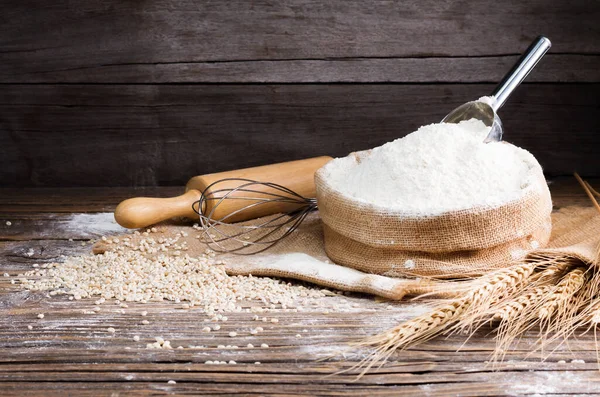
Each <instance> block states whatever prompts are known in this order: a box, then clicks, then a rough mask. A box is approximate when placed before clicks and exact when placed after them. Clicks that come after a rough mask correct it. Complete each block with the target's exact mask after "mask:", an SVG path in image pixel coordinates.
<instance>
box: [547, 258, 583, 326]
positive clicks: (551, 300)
mask: <svg viewBox="0 0 600 397" xmlns="http://www.w3.org/2000/svg"><path fill="white" fill-rule="evenodd" d="M585 274H586V272H585V270H584V269H583V268H576V269H574V270H571V271H570V272H569V273H567V274H566V275H565V276H564V277H563V278H562V279H561V280H560V281H559V283H558V284H557V286H556V289H555V290H554V291H553V292H552V293H551V294H550V295H549V296H548V298H547V299H546V301H545V302H544V304H543V305H542V306H541V307H540V309H539V312H538V317H539V318H540V320H542V321H550V320H551V318H552V317H553V316H554V318H559V317H561V315H562V314H563V313H564V312H565V311H569V306H570V305H567V303H569V302H570V301H571V298H573V296H575V294H576V293H577V292H578V291H579V290H580V289H581V288H582V287H583V285H584V284H585V281H586V276H585ZM571 308H572V307H571ZM555 313H556V315H555Z"/></svg>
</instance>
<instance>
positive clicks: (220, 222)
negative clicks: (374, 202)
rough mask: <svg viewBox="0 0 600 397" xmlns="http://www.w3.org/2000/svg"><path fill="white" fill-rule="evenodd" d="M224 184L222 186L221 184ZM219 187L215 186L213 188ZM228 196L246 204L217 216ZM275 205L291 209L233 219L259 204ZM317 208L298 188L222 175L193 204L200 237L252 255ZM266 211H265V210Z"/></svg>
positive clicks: (286, 233) (213, 245)
mask: <svg viewBox="0 0 600 397" xmlns="http://www.w3.org/2000/svg"><path fill="white" fill-rule="evenodd" d="M221 186H223V187H221ZM215 187H218V189H214V188H215ZM227 200H235V201H236V202H237V203H236V204H238V205H239V203H240V201H242V202H243V201H247V202H248V204H244V205H241V206H239V207H238V206H237V205H236V206H234V208H236V209H235V210H233V211H230V212H229V213H227V212H225V213H224V214H223V215H222V216H220V217H218V216H217V215H216V214H218V209H219V206H220V205H224V203H225V202H226V201H227ZM265 205H270V206H273V205H276V206H280V208H281V206H283V207H284V208H286V207H288V208H289V207H291V208H292V209H291V210H288V211H287V212H282V213H278V214H274V215H270V216H268V217H265V219H264V221H262V220H261V221H260V222H259V223H256V222H251V223H248V222H240V223H233V222H232V221H235V220H236V219H243V220H246V219H248V217H245V216H244V213H245V212H248V211H253V212H255V211H256V209H257V208H258V207H260V206H265ZM316 208H317V202H316V199H314V198H306V197H304V196H302V195H300V194H298V193H297V192H295V191H293V190H291V189H289V188H287V187H285V186H282V185H279V184H276V183H271V182H260V181H255V180H252V179H245V178H225V179H220V180H218V181H215V182H213V183H211V184H210V185H208V186H207V187H206V188H205V189H204V190H203V191H202V193H201V195H200V199H199V200H198V201H196V202H194V203H193V204H192V209H193V210H194V212H196V213H197V214H198V216H199V220H200V225H201V227H202V231H203V239H202V241H204V242H205V243H207V244H208V246H209V247H210V248H211V249H212V250H214V251H217V252H227V253H234V254H239V255H251V254H256V253H259V252H263V251H265V250H267V249H269V248H271V247H272V246H273V245H275V244H277V243H278V242H280V241H281V240H282V239H284V238H286V237H287V236H289V235H290V234H291V233H293V232H294V231H295V230H296V229H297V228H298V226H300V224H301V223H302V222H303V221H304V219H305V218H306V217H307V216H308V214H309V213H310V212H311V211H313V210H315V209H316ZM267 212H268V211H267Z"/></svg>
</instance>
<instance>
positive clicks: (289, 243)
mask: <svg viewBox="0 0 600 397" xmlns="http://www.w3.org/2000/svg"><path fill="white" fill-rule="evenodd" d="M251 222H252V223H255V224H258V223H260V222H262V220H254V221H251ZM157 230H158V232H157V233H149V234H148V235H146V236H144V234H141V235H133V234H127V237H129V238H130V239H132V241H136V240H139V239H142V238H160V237H162V238H166V237H170V238H173V237H175V236H179V242H180V243H182V242H183V241H185V242H186V243H187V247H188V249H187V250H185V251H183V252H181V253H178V254H182V255H185V254H187V255H190V256H199V255H202V254H205V253H206V252H207V251H206V250H207V248H208V246H207V245H206V243H204V242H203V241H202V240H201V237H202V234H203V232H202V231H201V230H197V229H195V228H192V227H191V223H189V222H187V221H185V222H181V221H180V222H179V223H177V222H173V221H172V222H170V223H163V224H160V225H157ZM182 232H183V236H182V234H181V233H182ZM122 237H124V236H122ZM113 247H114V244H110V243H106V242H102V241H101V242H99V243H97V244H96V245H95V246H94V253H102V252H104V251H107V250H112V249H113ZM598 247H600V214H599V213H598V211H597V210H596V209H595V208H593V207H589V208H587V207H566V208H563V209H561V210H559V211H555V212H554V213H552V234H551V235H550V238H549V240H548V242H547V244H545V246H544V247H538V248H534V247H532V246H531V244H527V245H526V246H523V248H520V249H522V250H523V251H522V252H519V256H521V257H525V256H527V255H537V254H544V255H549V256H552V255H555V256H557V257H559V256H571V257H574V258H577V259H578V260H581V261H582V262H583V263H585V264H588V265H592V264H594V265H598V264H600V263H599V260H598ZM494 249H497V250H504V251H506V252H505V256H504V257H505V258H510V257H511V256H515V254H514V252H513V253H512V254H511V252H510V251H511V250H513V251H514V249H515V248H514V247H513V246H511V247H504V246H503V245H502V244H500V245H499V246H497V247H496V248H494ZM170 253H171V252H170ZM464 254H465V253H464V252H463V253H461V255H464ZM507 255H508V256H507ZM215 259H216V260H218V261H220V262H223V263H224V265H225V266H226V271H227V273H228V274H230V275H249V274H252V275H254V276H272V277H283V278H290V279H297V280H303V281H308V282H311V283H314V284H317V285H321V286H325V287H330V288H336V289H339V290H342V291H356V292H365V293H370V294H375V295H379V296H383V297H386V298H389V299H401V298H402V297H404V296H405V295H407V294H410V295H413V294H421V293H437V294H439V295H446V296H452V295H453V294H456V293H458V292H460V291H461V290H462V289H463V288H466V287H468V282H448V281H437V280H434V279H430V278H427V277H422V276H427V275H433V274H431V272H430V270H427V269H430V267H427V266H423V267H422V269H423V270H422V271H421V269H420V267H419V263H418V262H417V263H415V265H414V268H411V269H408V268H407V267H406V266H405V265H404V264H401V266H400V267H399V269H398V270H399V271H398V272H397V273H390V272H389V271H388V272H386V274H371V273H366V272H363V271H359V270H356V269H352V268H349V267H346V266H340V265H336V264H334V263H331V260H330V259H329V257H328V256H327V253H326V251H325V246H324V233H323V224H322V221H321V218H320V216H319V213H318V212H314V213H312V214H310V215H309V216H308V217H307V218H306V220H305V221H304V222H303V224H302V225H301V226H300V227H299V228H298V229H297V230H296V231H295V232H294V233H292V234H291V235H290V236H288V237H287V238H286V239H284V240H282V241H281V242H280V243H278V244H277V245H275V246H273V247H272V248H270V249H269V250H267V251H265V252H263V253H258V254H255V255H249V256H238V255H231V254H216V256H215ZM480 260H481V264H480V266H474V267H473V268H472V269H470V271H468V274H469V275H471V276H477V275H479V274H482V273H485V272H486V271H489V269H490V264H489V262H486V261H485V256H482V257H481V258H480ZM478 261H479V259H477V260H473V263H475V264H477V263H478ZM512 264H514V261H512V260H506V261H505V262H497V263H496V264H495V267H500V266H509V265H512ZM436 266H448V267H449V268H451V269H452V268H453V267H456V266H457V264H456V263H455V262H453V261H452V258H451V257H448V256H446V257H444V258H443V261H442V260H440V261H439V262H437V264H436ZM460 266H462V265H460ZM410 267H412V265H411V266H410ZM365 268H368V263H365ZM462 268H463V269H464V267H462Z"/></svg>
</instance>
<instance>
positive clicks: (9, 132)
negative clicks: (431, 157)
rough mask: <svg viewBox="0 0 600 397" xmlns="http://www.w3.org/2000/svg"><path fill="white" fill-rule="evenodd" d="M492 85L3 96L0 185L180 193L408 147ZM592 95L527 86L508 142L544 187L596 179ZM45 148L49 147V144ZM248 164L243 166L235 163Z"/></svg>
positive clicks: (515, 102) (509, 113) (510, 107)
mask: <svg viewBox="0 0 600 397" xmlns="http://www.w3.org/2000/svg"><path fill="white" fill-rule="evenodd" d="M491 90H492V85H487V84H481V85H480V84H468V85H462V84H459V85H453V84H450V85H444V84H441V85H410V84H409V85H404V84H403V85H393V84H391V85H345V84H342V85H184V86H180V85H118V86H111V85H108V86H107V85H94V86H89V85H86V86H80V85H44V86H30V85H7V86H4V87H3V89H2V91H1V92H0V103H1V108H0V119H1V120H2V123H3V124H2V127H1V129H0V147H2V148H3V152H4V153H5V155H3V156H0V185H4V186H7V185H8V186H57V185H58V186H119V185H121V186H127V185H133V186H145V185H150V186H152V185H180V186H182V185H183V184H184V183H185V182H186V181H187V179H188V178H190V177H192V176H194V175H199V174H203V173H211V172H217V171H221V170H226V169H235V168H242V167H248V166H254V165H259V164H268V163H275V162H280V161H287V160H293V159H299V158H308V157H313V156H317V155H324V154H328V155H333V156H344V155H346V154H347V153H349V152H351V151H355V150H361V149H366V148H370V147H374V146H377V145H380V144H383V143H384V142H387V141H390V140H393V139H395V138H398V137H401V136H404V135H405V134H407V133H409V132H411V131H413V130H414V129H415V128H417V127H418V126H420V125H423V124H428V123H431V122H436V121H438V120H440V119H441V118H442V117H443V116H444V115H445V114H446V113H447V112H448V111H449V110H450V109H453V108H454V107H455V106H457V105H459V104H461V103H463V102H465V101H467V100H472V99H475V98H478V97H479V96H481V95H483V94H486V93H488V92H490V91H491ZM599 108H600V84H584V85H582V84H558V85H555V84H527V85H525V86H523V87H521V88H520V89H519V90H517V92H516V93H515V94H514V97H513V98H511V101H509V103H507V105H506V106H505V107H504V108H503V109H502V112H501V116H502V118H503V121H504V125H505V130H506V135H505V137H506V139H507V140H509V141H511V142H513V143H515V144H517V145H519V146H522V147H524V148H526V149H528V150H530V151H531V152H532V153H533V154H534V155H536V156H537V157H538V159H539V160H540V162H541V164H542V166H543V167H544V168H545V171H546V173H547V174H548V175H550V176H552V175H565V174H571V173H572V172H573V171H575V170H577V171H579V172H580V173H582V174H583V175H587V176H594V175H599V174H598V172H600V171H599V170H600V163H599V161H600V160H599V159H600V158H599V157H598V155H597V152H598V147H600V135H599V134H598V133H597V131H598V130H600V119H599V118H598V117H596V114H597V112H598V109H599ZM49 137H52V139H49ZM240 153H244V154H245V155H244V156H240Z"/></svg>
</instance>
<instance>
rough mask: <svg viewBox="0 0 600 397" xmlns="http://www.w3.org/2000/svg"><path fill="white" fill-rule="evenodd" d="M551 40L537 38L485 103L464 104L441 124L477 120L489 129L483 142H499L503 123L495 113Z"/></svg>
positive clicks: (538, 59)
mask: <svg viewBox="0 0 600 397" xmlns="http://www.w3.org/2000/svg"><path fill="white" fill-rule="evenodd" d="M551 45H552V43H550V40H548V39H547V38H546V37H544V36H538V38H536V39H535V40H534V41H533V43H531V45H530V46H529V48H527V50H526V51H525V53H523V55H522V56H521V58H519V60H518V61H517V63H516V64H515V65H514V66H513V67H512V69H511V70H510V72H508V73H507V74H506V76H504V78H503V79H502V81H501V82H500V84H498V86H497V87H496V89H495V90H494V92H493V93H492V95H491V96H489V97H487V98H486V99H487V100H486V101H484V100H482V99H483V98H482V99H480V100H477V101H472V102H467V103H465V104H464V105H461V106H459V107H457V108H456V109H454V110H453V111H451V112H450V113H449V114H448V115H447V116H446V117H444V119H443V120H442V122H443V123H459V122H461V121H463V120H469V119H478V120H481V121H483V123H484V124H485V125H486V126H488V127H492V129H491V130H490V133H489V134H488V136H487V137H486V138H485V140H484V142H486V143H487V142H498V141H501V140H502V133H503V131H502V122H501V121H500V117H498V114H497V113H496V112H497V111H498V109H500V108H501V107H502V105H504V102H506V100H507V99H508V97H509V96H510V94H512V92H513V91H514V90H515V88H517V87H518V86H519V84H521V82H523V80H525V77H527V75H528V74H529V72H531V71H532V70H533V68H534V67H535V65H537V63H538V62H539V61H540V59H542V57H543V56H544V54H545V53H546V52H547V51H548V50H549V49H550V46H551Z"/></svg>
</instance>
